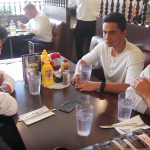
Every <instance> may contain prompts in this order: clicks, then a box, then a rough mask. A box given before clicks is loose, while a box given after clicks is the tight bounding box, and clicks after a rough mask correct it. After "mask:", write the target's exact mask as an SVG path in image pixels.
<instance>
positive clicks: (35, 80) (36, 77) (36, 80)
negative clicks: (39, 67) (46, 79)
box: [28, 70, 41, 95]
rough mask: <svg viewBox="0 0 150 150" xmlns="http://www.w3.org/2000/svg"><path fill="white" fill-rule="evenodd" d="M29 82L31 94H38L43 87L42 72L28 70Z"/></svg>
mask: <svg viewBox="0 0 150 150" xmlns="http://www.w3.org/2000/svg"><path fill="white" fill-rule="evenodd" d="M28 82H29V89H30V93H31V95H38V94H39V93H40V89H41V72H39V71H35V70H33V71H30V72H28Z"/></svg>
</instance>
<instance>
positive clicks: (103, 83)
mask: <svg viewBox="0 0 150 150" xmlns="http://www.w3.org/2000/svg"><path fill="white" fill-rule="evenodd" d="M105 87H106V82H101V87H100V90H101V91H102V92H103V91H104V89H105Z"/></svg>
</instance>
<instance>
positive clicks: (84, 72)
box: [80, 64, 92, 81]
mask: <svg viewBox="0 0 150 150" xmlns="http://www.w3.org/2000/svg"><path fill="white" fill-rule="evenodd" d="M91 72H92V65H88V64H81V65H80V75H81V81H89V80H90V78H91Z"/></svg>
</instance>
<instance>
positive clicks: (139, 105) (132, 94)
mask: <svg viewBox="0 0 150 150" xmlns="http://www.w3.org/2000/svg"><path fill="white" fill-rule="evenodd" d="M140 77H141V78H143V77H145V78H147V80H148V81H149V83H150V65H148V66H147V67H146V68H145V69H144V70H143V71H142V72H141V74H140ZM126 92H127V98H129V99H135V102H134V108H133V109H134V110H135V111H138V112H140V113H142V114H144V113H145V111H146V109H147V108H148V106H147V104H146V102H145V100H144V99H143V97H141V96H140V95H139V94H138V93H137V92H136V91H135V90H134V89H133V88H132V87H131V86H130V87H128V88H127V90H126Z"/></svg>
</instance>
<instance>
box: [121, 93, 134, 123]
mask: <svg viewBox="0 0 150 150" xmlns="http://www.w3.org/2000/svg"><path fill="white" fill-rule="evenodd" d="M127 96H128V95H127V93H120V94H119V95H118V120H119V121H124V120H127V119H130V116H131V112H132V109H133V106H134V99H129V98H128V97H127Z"/></svg>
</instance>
